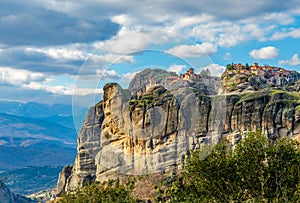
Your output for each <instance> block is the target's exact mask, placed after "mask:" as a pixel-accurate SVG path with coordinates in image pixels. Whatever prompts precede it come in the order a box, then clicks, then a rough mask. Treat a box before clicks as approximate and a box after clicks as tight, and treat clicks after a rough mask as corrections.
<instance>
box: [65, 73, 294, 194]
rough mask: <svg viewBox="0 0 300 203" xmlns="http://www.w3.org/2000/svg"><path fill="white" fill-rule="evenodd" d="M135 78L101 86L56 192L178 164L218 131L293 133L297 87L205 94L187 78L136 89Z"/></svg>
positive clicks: (235, 137) (233, 136)
mask: <svg viewBox="0 0 300 203" xmlns="http://www.w3.org/2000/svg"><path fill="white" fill-rule="evenodd" d="M142 75H143V74H142ZM138 77H139V78H140V75H138ZM133 81H135V82H137V83H138V84H142V80H141V79H137V78H135V79H134V80H133ZM135 82H132V83H131V88H132V89H131V90H130V91H129V90H126V89H123V88H122V87H121V86H120V85H118V84H116V83H110V84H107V85H105V86H104V89H103V90H104V95H103V101H101V102H99V103H98V104H96V105H95V106H94V107H91V108H90V110H89V112H88V114H87V116H86V118H85V121H84V123H83V127H82V130H81V131H80V133H79V135H78V155H77V157H76V159H75V162H74V166H73V168H72V169H71V168H68V170H71V174H69V175H68V174H67V173H68V170H67V169H66V168H65V169H64V172H63V173H62V174H61V175H60V177H61V178H60V180H59V185H60V187H59V188H60V190H61V191H62V192H63V191H66V190H72V189H74V188H76V187H81V186H83V185H84V184H88V183H90V182H92V181H94V180H98V181H103V180H106V179H109V178H116V177H120V176H122V175H141V174H149V173H164V172H167V171H169V170H173V169H180V168H181V167H182V164H183V161H184V157H185V156H186V155H189V152H190V150H193V149H199V148H201V147H202V146H203V145H205V144H209V143H216V142H217V141H219V139H221V138H222V137H226V138H227V139H228V140H230V141H231V142H232V143H236V142H238V141H239V140H240V139H241V137H242V134H243V132H245V131H250V130H261V131H262V132H264V133H265V134H266V135H267V136H268V137H269V138H270V139H276V138H279V137H283V136H290V137H297V136H298V135H299V131H300V127H299V125H300V108H299V93H298V92H282V91H275V90H272V91H267V90H263V91H257V92H244V93H243V94H230V95H228V94H226V95H208V94H205V93H204V92H203V91H198V89H196V88H195V87H193V86H187V87H181V88H178V89H173V90H168V89H166V88H165V87H164V86H162V85H159V84H156V85H155V86H153V87H151V88H149V89H145V90H144V91H143V92H142V93H141V94H140V95H137V94H135V93H134V92H132V91H133V90H137V89H138V86H139V85H138V84H135ZM143 84H144V83H143ZM145 84H147V83H145ZM137 91H138V90H137Z"/></svg>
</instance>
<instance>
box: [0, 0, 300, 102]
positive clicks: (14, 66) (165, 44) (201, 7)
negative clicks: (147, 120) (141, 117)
mask: <svg viewBox="0 0 300 203" xmlns="http://www.w3.org/2000/svg"><path fill="white" fill-rule="evenodd" d="M0 28H1V31H0V88H1V95H0V100H9V101H22V102H32V101H33V102H40V103H47V104H55V103H62V104H72V103H73V105H87V106H89V105H91V104H93V103H95V102H96V101H97V100H100V99H101V96H102V87H103V85H104V84H105V83H106V82H111V81H114V82H118V83H120V84H122V86H124V87H126V86H127V85H128V83H129V81H130V80H131V78H132V77H133V76H134V74H135V73H137V72H138V71H140V70H143V69H145V68H162V69H165V70H169V71H174V72H177V73H183V72H185V71H186V70H187V69H188V68H189V67H193V68H195V70H197V71H200V70H201V69H202V68H209V69H210V70H211V72H212V73H213V74H215V75H220V74H221V73H222V71H223V69H224V67H225V66H226V64H228V63H249V64H253V63H254V62H258V63H259V64H268V65H271V66H279V67H284V68H286V69H291V70H297V71H300V46H299V45H300V1H298V0H286V1H282V0H272V1H265V0H256V1H252V0H251V1H250V0H231V1H221V0H201V1H170V0H163V1H158V0H151V1H148V0H144V1H140V0H129V1H120V0H109V1H108V0H85V1H71V0H44V1H38V0H26V1H19V0H1V2H0Z"/></svg>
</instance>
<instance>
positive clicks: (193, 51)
mask: <svg viewBox="0 0 300 203" xmlns="http://www.w3.org/2000/svg"><path fill="white" fill-rule="evenodd" d="M165 52H166V53H168V54H171V55H175V56H177V57H183V58H185V57H186V58H193V57H201V56H208V55H209V56H210V55H213V54H214V53H216V52H217V46H216V45H214V44H211V43H208V42H204V43H202V44H196V45H178V46H175V47H173V48H171V49H169V50H166V51H165Z"/></svg>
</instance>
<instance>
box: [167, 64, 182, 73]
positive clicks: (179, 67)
mask: <svg viewBox="0 0 300 203" xmlns="http://www.w3.org/2000/svg"><path fill="white" fill-rule="evenodd" d="M183 69H186V65H178V64H172V65H170V66H169V68H168V71H170V72H175V73H177V74H180V73H181V72H182V70H183Z"/></svg>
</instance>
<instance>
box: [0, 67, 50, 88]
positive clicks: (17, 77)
mask: <svg viewBox="0 0 300 203" xmlns="http://www.w3.org/2000/svg"><path fill="white" fill-rule="evenodd" d="M0 73H1V74H0V75H1V77H0V84H10V85H17V86H21V85H24V84H29V83H30V82H32V81H39V82H40V81H46V80H47V77H46V76H45V75H44V74H42V73H35V72H31V71H27V70H20V69H13V68H9V67H0Z"/></svg>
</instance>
